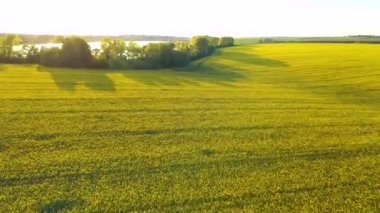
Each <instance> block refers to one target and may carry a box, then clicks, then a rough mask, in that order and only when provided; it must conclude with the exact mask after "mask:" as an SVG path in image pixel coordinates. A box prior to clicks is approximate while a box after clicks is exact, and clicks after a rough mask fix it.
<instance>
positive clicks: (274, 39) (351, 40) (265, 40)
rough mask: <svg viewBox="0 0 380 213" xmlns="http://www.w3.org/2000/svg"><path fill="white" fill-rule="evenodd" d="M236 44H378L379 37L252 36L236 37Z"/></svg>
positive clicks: (379, 41) (379, 42)
mask: <svg viewBox="0 0 380 213" xmlns="http://www.w3.org/2000/svg"><path fill="white" fill-rule="evenodd" d="M235 43H236V44H237V45H248V44H257V43H373V44H380V37H253V38H236V39H235Z"/></svg>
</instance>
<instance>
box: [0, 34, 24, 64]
mask: <svg viewBox="0 0 380 213" xmlns="http://www.w3.org/2000/svg"><path fill="white" fill-rule="evenodd" d="M20 43H21V39H20V37H18V36H17V35H14V34H8V35H4V36H1V37H0V58H3V60H10V59H11V58H12V54H13V47H14V46H15V45H18V44H20Z"/></svg>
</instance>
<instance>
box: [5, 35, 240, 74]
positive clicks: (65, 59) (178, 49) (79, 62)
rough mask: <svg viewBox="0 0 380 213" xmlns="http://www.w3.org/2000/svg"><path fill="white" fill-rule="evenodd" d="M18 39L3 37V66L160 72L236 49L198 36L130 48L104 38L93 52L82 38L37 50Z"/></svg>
mask: <svg viewBox="0 0 380 213" xmlns="http://www.w3.org/2000/svg"><path fill="white" fill-rule="evenodd" d="M20 43H21V39H20V37H19V36H17V35H12V34H10V35H4V36H1V37H0V63H36V64H41V65H45V66H51V67H72V68H110V69H157V68H167V67H180V66H185V65H187V64H189V63H190V61H192V60H197V59H200V58H203V57H206V56H209V55H211V54H212V53H213V52H214V51H215V50H216V49H217V48H222V47H229V46H233V45H234V38H232V37H221V38H218V37H211V36H195V37H193V38H191V40H190V41H177V42H176V43H171V42H164V43H150V44H148V45H145V46H143V47H141V46H139V45H137V43H136V42H133V41H131V42H129V44H128V45H127V44H126V42H125V40H123V39H112V38H103V39H102V40H101V42H100V43H101V48H100V49H93V50H91V48H90V46H89V45H88V43H87V42H86V41H85V40H84V39H83V38H81V37H68V38H63V37H62V38H60V43H62V47H61V48H57V47H53V48H42V49H38V48H36V47H35V46H34V45H23V47H22V49H21V50H19V51H14V48H13V47H14V46H15V45H18V44H20Z"/></svg>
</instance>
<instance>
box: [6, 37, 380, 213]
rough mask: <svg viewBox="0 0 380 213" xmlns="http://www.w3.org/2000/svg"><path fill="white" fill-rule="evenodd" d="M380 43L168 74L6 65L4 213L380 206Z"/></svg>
mask: <svg viewBox="0 0 380 213" xmlns="http://www.w3.org/2000/svg"><path fill="white" fill-rule="evenodd" d="M379 57H380V46H379V45H369V44H265V45H253V46H238V47H233V48H226V49H222V50H220V51H218V52H217V53H216V54H214V55H213V56H211V57H208V58H205V59H204V60H201V61H197V62H195V63H193V64H192V65H191V66H189V67H186V68H181V69H175V70H153V71H145V70H137V71H102V70H70V69H53V68H44V67H39V66H37V65H0V90H1V96H0V131H1V132H0V206H1V210H0V212H14V211H46V212H50V211H57V210H63V211H90V212H94V211H95V212H97V211H98V212H103V211H107V212H110V211H111V212H113V211H116V210H119V211H138V212H141V211H153V212H168V211H175V212H177V211H216V212H219V211H227V212H230V211H243V210H244V211H249V212H250V211H256V212H262V211H268V212H273V211H275V212H283V211H313V212H316V211H321V212H326V211H342V212H350V211H352V212H379V209H380V178H379V177H380V113H379V109H380V60H379Z"/></svg>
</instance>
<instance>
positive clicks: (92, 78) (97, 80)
mask: <svg viewBox="0 0 380 213" xmlns="http://www.w3.org/2000/svg"><path fill="white" fill-rule="evenodd" d="M38 71H40V72H48V73H49V74H50V75H51V77H52V79H53V80H54V82H55V84H56V85H57V86H58V87H59V88H60V89H61V90H67V91H74V90H75V88H76V86H78V85H80V84H84V85H85V86H86V87H88V88H90V89H91V90H96V91H108V92H113V91H115V90H116V88H115V84H114V82H113V81H112V80H111V79H110V78H109V77H108V76H107V72H106V71H104V70H87V69H83V70H75V69H63V68H50V67H43V66H38Z"/></svg>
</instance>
